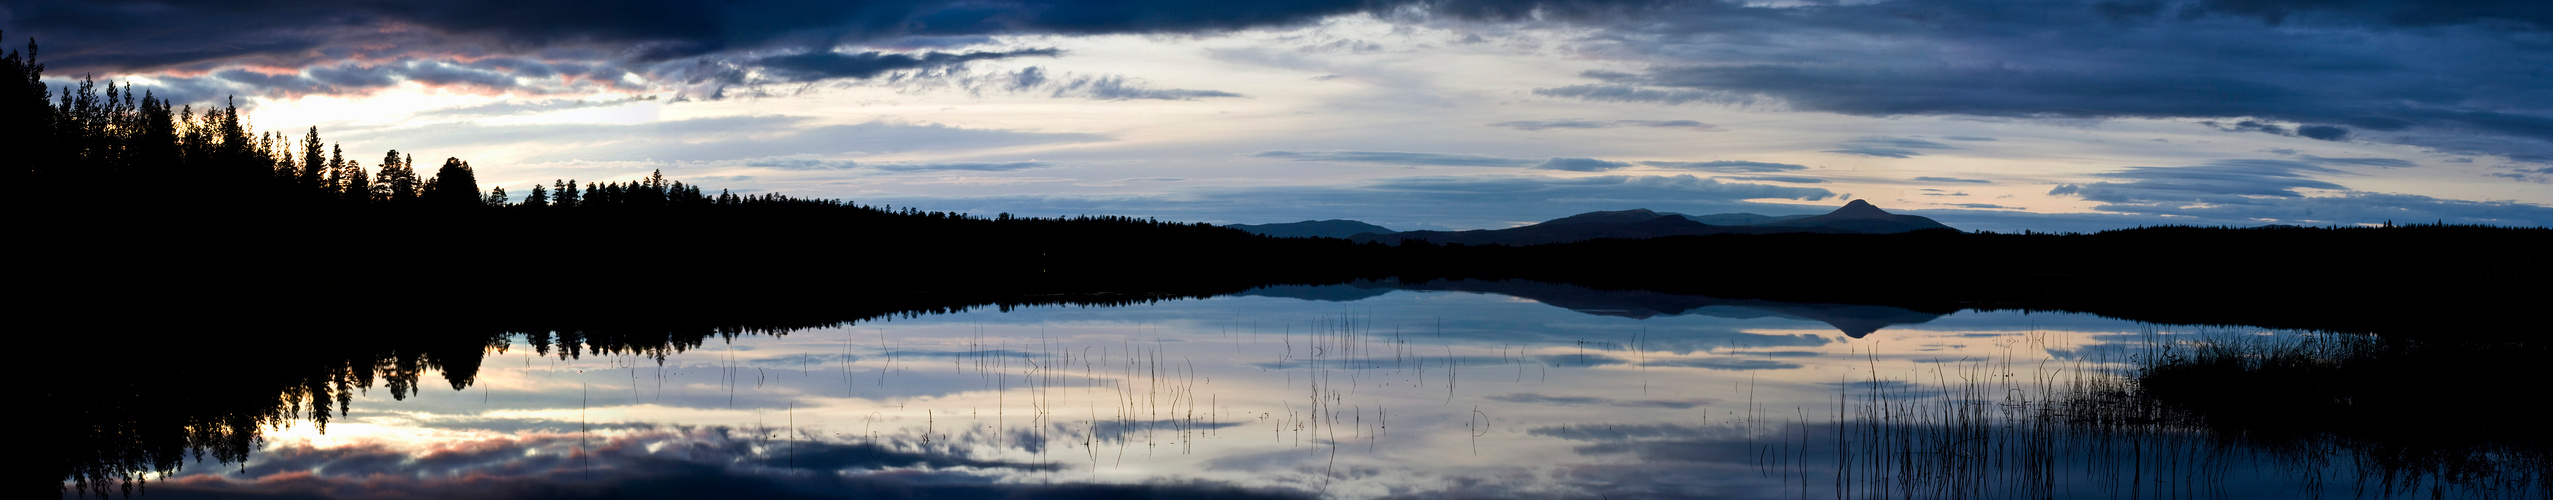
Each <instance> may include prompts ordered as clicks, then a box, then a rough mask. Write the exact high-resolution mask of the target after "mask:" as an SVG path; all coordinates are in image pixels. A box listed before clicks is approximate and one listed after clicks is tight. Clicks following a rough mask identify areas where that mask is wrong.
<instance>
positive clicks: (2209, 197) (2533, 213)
mask: <svg viewBox="0 0 2553 500" xmlns="http://www.w3.org/2000/svg"><path fill="white" fill-rule="evenodd" d="M2098 175H2099V176H2100V177H2106V178H2111V179H2120V180H2121V181H2122V182H2095V183H2091V184H2065V185H2059V186H2057V187H2056V189H2052V190H2050V191H2048V194H2050V195H2058V196H2074V197H2079V198H2082V199H2085V200H2089V201H2095V202H2100V203H2102V205H2099V206H2097V207H2094V209H2095V210H2100V211H2103V212H2112V213H2121V214H2134V215H2150V216H2164V217H2176V218H2179V219H2178V220H2179V221H2181V222H2180V223H2189V224H2251V223H2259V222H2265V221H2276V222H2288V223H2316V224H2373V223H2379V222H2383V221H2387V220H2400V221H2437V220H2443V221H2447V222H2453V223H2466V224H2493V225H2512V226H2543V225H2547V224H2553V207H2544V206H2538V205H2529V204H2524V203H2516V202H2506V201H2500V202H2490V201H2463V200H2447V199H2439V198H2432V197H2428V196H2420V195H2409V194H2392V193H2370V192H2363V191H2354V190H2350V189H2349V188H2347V187H2344V186H2341V185H2339V184H2334V183H2331V182H2326V181H2322V180H2317V179H2314V178H2312V176H2317V175H2349V174H2348V173H2347V172H2342V171H2339V170H2333V169H2329V168H2324V167H2320V166H2315V165H2312V164H2310V163H2307V162H2301V161H2292V160H2222V161H2217V162H2213V163H2209V164H2206V165H2199V166H2189V167H2134V168H2129V169H2126V170H2121V171H2116V172H2109V173H2103V174H2098ZM2299 189H2320V190H2335V191H2340V193H2339V194H2338V195H2335V196H2306V195H2305V194H2304V193H2301V192H2299V191H2298V190H2299ZM2166 220H2171V219H2166Z"/></svg>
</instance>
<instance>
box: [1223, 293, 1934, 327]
mask: <svg viewBox="0 0 2553 500" xmlns="http://www.w3.org/2000/svg"><path fill="white" fill-rule="evenodd" d="M1393 290H1420V291H1447V292H1469V293H1491V294H1499V295H1505V296H1509V297H1516V298H1521V299H1526V300H1532V301H1535V302H1541V303H1543V304H1548V305H1551V306H1555V307H1560V308H1563V309H1568V310H1571V311H1577V312H1580V313H1584V314H1593V315H1598V316H1619V317H1624V318H1634V319H1648V318H1652V317H1658V316H1681V315H1702V316H1712V317H1719V318H1730V319H1753V318H1766V317H1773V318H1789V319H1797V320H1808V321H1816V322H1820V323H1825V324H1827V325H1829V326H1833V327H1835V330H1836V331H1841V332H1844V335H1848V336H1851V337H1853V338H1862V337H1863V336H1866V335H1870V334H1871V332H1876V331H1879V330H1880V329H1882V328H1887V327H1892V326H1897V325H1911V324H1921V323H1924V322H1928V321H1932V320H1935V319H1939V318H1941V317H1942V316H1943V315H1944V314H1945V313H1944V312H1930V311H1918V310H1913V309H1907V308H1902V307H1893V306H1879V305H1857V304H1819V303H1800V302H1782V301H1773V300H1754V299H1722V298H1716V297H1709V296H1702V295H1683V294H1671V293H1662V292H1652V291H1645V290H1598V289H1593V288H1587V287H1582V286H1577V285H1568V284H1559V283H1543V282H1536V281H1522V280H1504V281H1484V280H1469V279H1462V280H1439V281H1427V282H1401V281H1399V280H1382V281H1358V282H1351V283H1344V284H1335V285H1317V286H1316V285H1274V286H1265V287H1259V288H1256V289H1252V290H1250V291H1247V292H1242V293H1239V294H1237V295H1252V296H1261V297H1286V298H1293V299H1302V300H1314V301H1337V302H1345V301H1354V300H1359V299H1364V298H1368V297H1374V296H1378V295H1383V294H1386V293H1391V291H1393Z"/></svg>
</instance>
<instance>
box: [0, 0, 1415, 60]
mask: <svg viewBox="0 0 2553 500" xmlns="http://www.w3.org/2000/svg"><path fill="white" fill-rule="evenodd" d="M1394 3H1397V2H1394ZM1374 5H1375V4H1372V3H1369V2H1365V1H1361V0H1297V1H1288V2H1276V3H1249V4H1223V3H1214V2H1203V3H1200V2H1131V3H1129V2H1088V1H1080V0H1063V1H1056V0H1028V1H1015V2H949V1H940V0H885V1H874V2H836V1H821V0H738V1H728V2H695V1H687V0H640V1H635V2H626V3H620V4H615V5H613V6H612V8H610V9H601V10H598V9H597V8H596V7H594V6H591V5H585V4H581V3H576V2H520V1H495V0H453V1H444V2H384V1H370V0H357V1H346V2H306V1H283V0H249V1H241V2H221V3H219V4H188V3H166V2H155V1H147V0H100V1H93V2H46V1H39V0H14V1H10V2H8V4H7V5H6V9H4V10H5V12H7V14H6V18H5V20H6V21H7V24H9V25H11V26H27V27H40V29H33V30H30V32H29V33H27V34H30V35H34V36H37V37H39V38H41V39H47V40H58V41H61V42H66V45H64V46H65V47H74V50H72V51H67V52H61V53H58V54H60V55H61V56H62V58H61V59H58V61H60V62H61V63H62V66H60V68H62V69H83V70H86V69H100V70H142V69H150V68H158V67H168V66H179V65H187V64H196V63H207V62H217V61H223V60H237V59H242V58H257V57H264V58H270V59H294V58H301V57H306V56H307V55H308V54H310V53H313V52H320V53H323V55H325V54H324V53H326V52H332V51H336V52H352V51H361V50H366V48H367V47H368V46H369V47H377V46H379V45H381V42H383V41H384V40H385V39H393V38H395V39H399V40H400V41H405V42H412V43H415V44H418V45H430V46H437V47H443V48H444V50H459V49H464V48H467V49H473V50H482V51H490V50H492V51H506V52H515V53H524V52H535V51H542V50H564V49H575V48H601V49H603V50H604V51H607V52H623V53H627V54H629V55H630V56H632V57H633V58H634V59H637V60H641V61H652V60H668V59H675V58H682V57H690V56H698V55H705V54H711V53H717V52H722V51H732V50H742V49H753V48H760V47H771V46H781V45H800V46H813V45H828V46H829V45H833V44H838V43H843V42H876V41H892V40H895V39H898V38H904V37H916V36H919V37H924V38H925V39H926V40H928V39H950V38H962V37H963V36H965V35H982V34H1002V33H1068V34H1102V33H1194V32H1212V31H1221V30H1230V29H1239V28H1248V27H1254V26H1268V25H1281V24H1290V23H1298V22H1303V21H1307V20H1311V19H1317V18H1321V17H1326V16H1331V15H1337V14H1345V13H1350V12H1356V11H1359V10H1363V9H1367V8H1369V7H1373V6H1374ZM407 49H411V48H409V47H401V48H394V49H392V50H407Z"/></svg>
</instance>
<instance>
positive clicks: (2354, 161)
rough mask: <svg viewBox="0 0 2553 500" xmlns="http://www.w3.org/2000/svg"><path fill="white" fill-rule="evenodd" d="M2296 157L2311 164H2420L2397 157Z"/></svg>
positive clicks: (2390, 165)
mask: <svg viewBox="0 0 2553 500" xmlns="http://www.w3.org/2000/svg"><path fill="white" fill-rule="evenodd" d="M2297 158H2301V159H2303V160H2305V161H2306V162H2308V163H2312V164H2315V165H2352V166H2361V167H2385V168H2396V167H2417V166H2420V164H2417V163H2412V162H2409V161H2405V160H2397V159H2393V158H2324V157H2320V156H2314V155H2300V156H2297Z"/></svg>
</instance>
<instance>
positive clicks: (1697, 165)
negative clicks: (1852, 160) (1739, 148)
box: [1640, 160, 1808, 173]
mask: <svg viewBox="0 0 2553 500" xmlns="http://www.w3.org/2000/svg"><path fill="white" fill-rule="evenodd" d="M1640 164H1641V165H1648V166H1652V167H1658V168H1672V169H1678V170H1706V171H1712V172H1749V173H1761V172H1788V171H1793V170H1807V169H1808V167H1805V166H1800V165H1792V164H1789V163H1771V162H1761V161H1735V160H1720V161H1644V162H1640Z"/></svg>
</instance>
